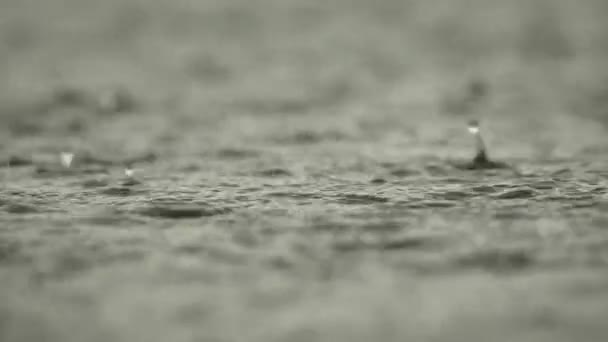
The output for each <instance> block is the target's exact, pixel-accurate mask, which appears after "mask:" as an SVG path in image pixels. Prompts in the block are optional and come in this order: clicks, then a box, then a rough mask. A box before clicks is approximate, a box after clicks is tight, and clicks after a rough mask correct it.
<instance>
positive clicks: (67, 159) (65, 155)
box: [59, 152, 74, 169]
mask: <svg viewBox="0 0 608 342" xmlns="http://www.w3.org/2000/svg"><path fill="white" fill-rule="evenodd" d="M59 158H60V160H61V165H62V166H63V167H65V168H67V169H69V168H70V166H72V161H73V160H74V153H71V152H61V153H60V155H59Z"/></svg>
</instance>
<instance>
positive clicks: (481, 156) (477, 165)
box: [453, 120, 516, 171]
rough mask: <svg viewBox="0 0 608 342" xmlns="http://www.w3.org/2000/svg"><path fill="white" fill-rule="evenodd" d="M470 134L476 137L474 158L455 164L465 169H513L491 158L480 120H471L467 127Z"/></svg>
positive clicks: (454, 164)
mask: <svg viewBox="0 0 608 342" xmlns="http://www.w3.org/2000/svg"><path fill="white" fill-rule="evenodd" d="M467 129H468V131H469V134H471V135H472V136H473V138H474V139H475V148H476V151H475V157H473V160H471V161H469V162H466V163H453V166H454V167H456V168H458V169H463V170H495V169H511V170H514V171H516V170H515V169H513V168H512V167H511V166H510V165H508V164H506V163H503V162H498V161H494V160H492V159H490V157H489V156H488V152H487V148H486V144H485V141H484V139H483V136H482V134H481V128H480V125H479V121H478V120H471V121H469V125H468V127H467Z"/></svg>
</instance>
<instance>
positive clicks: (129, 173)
mask: <svg viewBox="0 0 608 342" xmlns="http://www.w3.org/2000/svg"><path fill="white" fill-rule="evenodd" d="M134 174H135V170H133V169H131V168H126V169H125V176H127V178H133V175H134Z"/></svg>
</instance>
